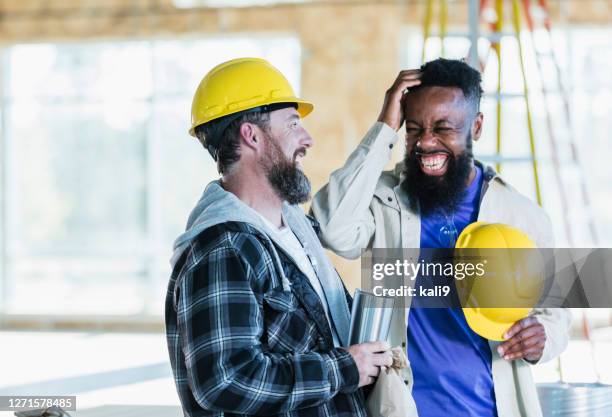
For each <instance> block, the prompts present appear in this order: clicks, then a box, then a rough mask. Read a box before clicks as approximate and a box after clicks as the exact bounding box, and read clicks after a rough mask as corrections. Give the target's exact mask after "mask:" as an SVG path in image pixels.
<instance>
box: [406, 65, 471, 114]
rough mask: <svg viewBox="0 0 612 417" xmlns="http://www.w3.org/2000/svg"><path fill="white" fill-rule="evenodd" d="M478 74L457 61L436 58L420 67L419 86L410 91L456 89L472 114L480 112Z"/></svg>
mask: <svg viewBox="0 0 612 417" xmlns="http://www.w3.org/2000/svg"><path fill="white" fill-rule="evenodd" d="M481 82H482V77H481V75H480V72H478V71H477V70H475V69H474V68H472V67H470V66H469V65H468V64H467V63H465V62H464V61H462V60H458V59H445V58H438V59H436V60H433V61H429V62H426V63H425V64H423V65H422V66H421V84H419V85H418V86H417V87H415V88H412V89H411V90H418V89H420V88H424V87H457V88H460V89H461V91H462V92H463V96H464V97H465V99H466V101H467V102H468V103H469V104H470V106H471V107H472V109H473V110H474V112H478V111H479V110H480V99H481V97H482V93H483V91H482V87H481Z"/></svg>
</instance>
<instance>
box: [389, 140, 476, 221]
mask: <svg viewBox="0 0 612 417" xmlns="http://www.w3.org/2000/svg"><path fill="white" fill-rule="evenodd" d="M468 149H469V147H468ZM447 164H448V166H447V169H446V172H445V173H444V175H442V176H441V177H434V176H431V175H427V174H425V173H424V172H423V171H422V170H421V165H420V162H419V158H418V156H417V152H416V148H413V149H412V151H411V152H410V153H406V155H405V156H404V175H405V179H404V181H402V183H401V184H400V187H401V189H402V190H404V191H405V192H406V194H408V197H410V198H409V201H410V208H411V209H412V211H414V212H417V202H418V204H419V206H420V211H421V213H422V214H425V215H427V214H430V213H433V212H434V211H437V210H444V211H446V212H451V211H454V210H455V209H456V208H457V206H458V204H459V202H461V199H462V198H463V196H464V195H465V191H466V189H467V180H468V178H469V176H470V171H471V167H472V153H471V151H469V150H468V151H467V152H463V153H462V154H460V155H458V156H456V157H453V155H452V154H449V156H448V162H447Z"/></svg>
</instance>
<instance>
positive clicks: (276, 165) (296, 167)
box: [260, 134, 311, 204]
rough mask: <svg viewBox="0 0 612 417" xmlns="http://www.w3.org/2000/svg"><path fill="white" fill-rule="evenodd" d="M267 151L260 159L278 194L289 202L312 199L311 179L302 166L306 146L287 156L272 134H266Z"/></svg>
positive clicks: (301, 201) (295, 202)
mask: <svg viewBox="0 0 612 417" xmlns="http://www.w3.org/2000/svg"><path fill="white" fill-rule="evenodd" d="M265 141H266V152H265V155H264V156H263V158H262V159H261V161H260V164H261V165H262V167H263V169H264V172H265V174H266V177H267V178H268V181H269V182H270V185H272V188H273V189H274V191H275V192H276V194H277V195H278V196H279V198H281V199H282V200H285V201H287V202H288V203H289V204H302V203H305V202H307V201H308V200H310V189H311V185H310V181H309V180H308V178H307V177H306V175H305V174H304V172H303V171H302V168H301V159H302V158H303V157H304V156H305V155H306V148H304V147H300V148H298V149H296V150H295V151H294V152H293V155H292V156H291V157H287V156H286V155H285V153H284V152H283V150H282V148H281V147H280V146H279V144H278V143H277V142H276V139H274V137H272V135H269V134H266V136H265Z"/></svg>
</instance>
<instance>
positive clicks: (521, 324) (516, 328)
mask: <svg viewBox="0 0 612 417" xmlns="http://www.w3.org/2000/svg"><path fill="white" fill-rule="evenodd" d="M536 324H540V322H538V319H536V318H535V317H533V316H530V317H526V318H524V319H522V320H519V321H517V322H516V323H514V324H513V325H512V327H510V328H509V329H508V330H506V333H504V338H506V339H510V338H511V337H512V336H514V335H515V334H517V333H518V332H520V331H521V330H524V329H526V328H527V327H530V326H534V325H536Z"/></svg>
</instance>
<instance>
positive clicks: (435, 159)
mask: <svg viewBox="0 0 612 417" xmlns="http://www.w3.org/2000/svg"><path fill="white" fill-rule="evenodd" d="M446 158H447V156H446V155H434V156H423V157H421V162H422V163H423V166H425V168H427V169H430V170H432V171H437V170H439V169H441V168H442V166H443V165H444V163H445V162H446Z"/></svg>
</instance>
